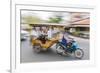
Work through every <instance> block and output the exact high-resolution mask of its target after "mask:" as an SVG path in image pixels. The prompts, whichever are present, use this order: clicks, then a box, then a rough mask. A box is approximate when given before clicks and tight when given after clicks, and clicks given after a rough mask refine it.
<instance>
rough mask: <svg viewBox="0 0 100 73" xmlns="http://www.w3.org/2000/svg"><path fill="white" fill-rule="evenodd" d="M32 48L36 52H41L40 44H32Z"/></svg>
mask: <svg viewBox="0 0 100 73" xmlns="http://www.w3.org/2000/svg"><path fill="white" fill-rule="evenodd" d="M33 50H34V52H36V53H40V52H41V47H40V46H33Z"/></svg>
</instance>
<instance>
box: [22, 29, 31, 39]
mask: <svg viewBox="0 0 100 73" xmlns="http://www.w3.org/2000/svg"><path fill="white" fill-rule="evenodd" d="M28 37H29V32H28V31H25V30H21V41H22V40H27V39H28Z"/></svg>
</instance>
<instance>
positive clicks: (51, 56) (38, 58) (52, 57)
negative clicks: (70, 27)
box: [20, 36, 89, 63]
mask: <svg viewBox="0 0 100 73" xmlns="http://www.w3.org/2000/svg"><path fill="white" fill-rule="evenodd" d="M70 37H72V38H74V39H75V40H76V41H77V42H78V43H79V46H80V47H81V48H82V49H83V50H84V53H85V54H84V57H83V59H82V60H88V59H89V40H88V39H82V38H77V37H73V36H70ZM20 58H21V59H20V60H21V63H32V62H33V63H34V62H52V61H73V60H79V59H76V58H74V57H73V56H60V55H58V54H56V52H55V44H54V45H53V46H52V47H51V49H50V50H48V51H47V52H43V53H39V54H37V53H35V52H33V49H32V46H31V44H30V42H29V41H28V40H26V41H22V43H21V55H20Z"/></svg>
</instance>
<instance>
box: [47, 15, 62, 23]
mask: <svg viewBox="0 0 100 73" xmlns="http://www.w3.org/2000/svg"><path fill="white" fill-rule="evenodd" d="M62 20H63V19H62V17H61V16H53V17H50V18H49V20H48V22H49V23H60V22H61V21H62Z"/></svg>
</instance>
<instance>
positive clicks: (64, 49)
mask: <svg viewBox="0 0 100 73" xmlns="http://www.w3.org/2000/svg"><path fill="white" fill-rule="evenodd" d="M70 39H71V41H70V42H69V43H67V40H66V39H65V38H64V37H63V38H62V40H61V41H59V42H58V43H57V44H56V52H57V54H60V55H70V54H74V56H75V58H78V59H82V58H83V56H84V51H83V50H82V49H80V48H79V47H78V44H77V42H76V41H75V40H74V39H73V38H70Z"/></svg>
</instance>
